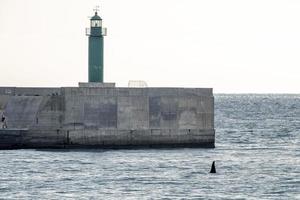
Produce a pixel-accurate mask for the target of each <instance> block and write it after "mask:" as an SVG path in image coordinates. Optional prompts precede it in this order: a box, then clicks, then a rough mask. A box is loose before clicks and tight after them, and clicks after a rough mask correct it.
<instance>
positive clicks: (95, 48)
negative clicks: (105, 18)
mask: <svg viewBox="0 0 300 200" xmlns="http://www.w3.org/2000/svg"><path fill="white" fill-rule="evenodd" d="M86 35H87V36H88V37H89V44H88V45H89V47H88V54H89V55H88V59H89V61H88V65H89V72H88V74H89V83H91V82H96V83H103V67H104V66H103V42H104V41H103V37H104V36H106V28H103V27H102V19H101V17H100V16H99V15H98V9H96V10H95V15H94V16H93V17H91V19H90V28H87V29H86Z"/></svg>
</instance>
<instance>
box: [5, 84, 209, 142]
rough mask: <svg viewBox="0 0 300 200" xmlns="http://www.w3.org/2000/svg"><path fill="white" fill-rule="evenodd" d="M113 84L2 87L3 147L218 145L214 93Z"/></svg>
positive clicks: (200, 89)
mask: <svg viewBox="0 0 300 200" xmlns="http://www.w3.org/2000/svg"><path fill="white" fill-rule="evenodd" d="M111 86H112V85H111V84H108V86H107V87H105V86H101V87H96V86H95V85H94V86H93V87H87V85H84V86H82V87H64V88H15V87H7V88H5V87H2V88H1V87H0V114H1V115H2V113H4V114H5V116H6V118H7V119H6V120H7V125H8V128H10V129H14V130H15V131H17V130H20V131H21V130H22V129H27V131H26V132H24V131H23V132H22V136H17V135H16V134H15V136H13V134H11V136H7V134H9V133H12V132H11V131H8V130H2V132H1V133H2V134H3V138H6V139H3V141H6V142H2V143H0V148H7V146H9V144H10V143H9V140H11V141H12V142H11V144H12V145H14V146H17V147H19V148H52V147H53V148H57V147H70V148H71V147H83V146H84V147H87V146H90V147H103V148H105V147H114V148H119V147H129V146H132V147H138V146H141V147H153V146H174V147H176V146H186V147H188V146H193V147H214V138H215V131H214V99H213V94H212V89H209V88H204V89H203V88H115V87H111ZM0 128H1V127H0ZM1 133H0V134H1ZM5 134H6V135H5ZM4 136H5V137H4ZM1 137H2V136H0V140H1ZM14 137H15V139H13V138H14ZM7 138H11V139H7ZM6 143H7V144H8V145H6Z"/></svg>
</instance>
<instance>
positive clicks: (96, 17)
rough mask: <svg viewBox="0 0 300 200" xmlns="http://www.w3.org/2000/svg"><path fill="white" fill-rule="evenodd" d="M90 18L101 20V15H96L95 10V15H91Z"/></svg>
mask: <svg viewBox="0 0 300 200" xmlns="http://www.w3.org/2000/svg"><path fill="white" fill-rule="evenodd" d="M91 20H102V19H101V17H100V16H99V15H98V13H97V12H95V15H94V16H93V17H91Z"/></svg>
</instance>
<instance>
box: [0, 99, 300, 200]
mask: <svg viewBox="0 0 300 200" xmlns="http://www.w3.org/2000/svg"><path fill="white" fill-rule="evenodd" d="M215 121H216V123H215V128H216V148H215V149H150V150H149V149H147V150H105V151H103V150H81V151H61V150H58V151H37V150H13V151H0V199H300V95H216V97H215ZM213 160H215V161H216V168H217V174H209V173H208V172H209V170H210V166H211V163H212V161H213Z"/></svg>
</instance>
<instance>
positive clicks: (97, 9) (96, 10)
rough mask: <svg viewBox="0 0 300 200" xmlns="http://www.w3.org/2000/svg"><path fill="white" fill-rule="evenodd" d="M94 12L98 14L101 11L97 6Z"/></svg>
mask: <svg viewBox="0 0 300 200" xmlns="http://www.w3.org/2000/svg"><path fill="white" fill-rule="evenodd" d="M93 11H95V13H96V14H97V13H98V11H100V9H99V6H95V8H94V9H93Z"/></svg>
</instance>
